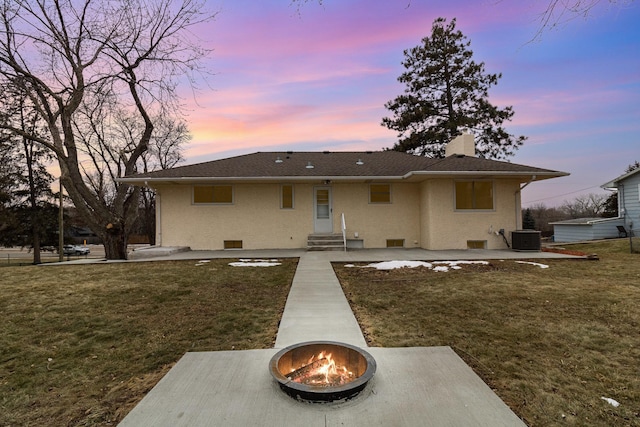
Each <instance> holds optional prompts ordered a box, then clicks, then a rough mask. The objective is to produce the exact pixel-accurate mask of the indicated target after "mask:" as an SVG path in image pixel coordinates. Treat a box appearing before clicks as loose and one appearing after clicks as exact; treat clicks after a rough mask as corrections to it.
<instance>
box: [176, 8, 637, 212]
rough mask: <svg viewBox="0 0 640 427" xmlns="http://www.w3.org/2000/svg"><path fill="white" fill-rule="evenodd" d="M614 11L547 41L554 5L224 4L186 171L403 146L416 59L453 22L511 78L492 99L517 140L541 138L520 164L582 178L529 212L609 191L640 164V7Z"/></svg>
mask: <svg viewBox="0 0 640 427" xmlns="http://www.w3.org/2000/svg"><path fill="white" fill-rule="evenodd" d="M600 3H601V4H600V5H598V6H597V7H596V8H595V9H594V10H593V11H592V13H591V15H590V16H589V17H587V18H583V17H578V18H576V19H573V20H570V21H568V22H566V23H561V24H560V25H558V26H557V27H556V28H554V29H548V30H545V31H544V32H543V33H542V34H541V35H540V36H539V37H537V38H536V33H537V32H538V30H539V29H540V22H539V20H538V19H539V16H540V14H541V13H542V12H543V11H544V9H545V8H546V6H547V5H548V0H535V1H526V2H525V1H520V0H474V1H472V0H467V1H463V0H447V1H440V0H429V1H427V0H324V1H323V2H322V5H319V4H318V2H317V1H314V0H309V1H308V2H307V3H306V4H302V5H301V6H300V8H299V10H298V8H297V7H296V5H291V3H290V1H289V0H268V1H259V0H251V1H249V0H226V1H221V0H216V1H213V0H212V1H210V2H209V6H210V8H211V9H212V10H219V14H218V16H217V18H216V19H215V20H214V21H213V22H210V23H208V24H206V26H202V27H200V28H199V31H198V36H199V37H200V38H201V39H202V40H203V43H204V44H205V45H206V46H207V47H209V48H212V49H214V51H213V52H212V54H211V56H210V58H209V60H208V61H207V67H208V68H209V70H210V71H211V72H212V73H214V75H212V76H211V77H210V78H209V79H208V87H204V86H202V85H201V87H200V90H199V91H198V92H197V93H196V94H195V97H194V96H192V95H191V93H190V92H189V91H187V90H185V91H184V96H185V98H184V102H185V103H186V104H187V107H188V116H187V122H188V124H189V128H190V130H191V133H192V136H193V140H192V142H191V143H190V144H189V145H188V146H187V149H186V152H185V155H186V159H187V162H186V163H187V164H192V163H198V162H203V161H209V160H215V159H220V158H224V157H230V156H235V155H240V154H248V153H253V152H257V151H279V150H293V151H323V150H330V151H361V150H381V149H383V148H388V147H391V146H393V144H394V143H395V142H396V140H397V135H396V133H395V132H394V131H391V130H388V129H387V128H385V127H383V126H381V125H380V122H381V120H382V118H383V117H385V116H388V115H389V112H388V111H387V110H386V109H385V107H384V104H385V103H386V102H387V101H389V100H391V99H393V98H395V97H396V96H397V95H399V94H401V93H402V91H403V90H404V87H403V85H401V84H400V83H398V82H397V77H398V76H399V75H400V74H401V73H402V72H403V67H402V65H401V61H402V60H403V51H404V49H408V48H411V47H414V46H416V45H418V44H419V43H420V40H421V39H422V38H423V37H425V36H429V35H430V33H431V25H432V23H433V21H434V19H436V18H437V17H444V18H447V19H448V20H450V19H452V18H456V19H457V28H458V29H459V30H460V31H462V33H463V34H464V35H465V36H467V38H468V40H469V41H471V50H473V52H474V60H475V61H476V62H484V63H485V67H486V71H487V72H488V73H502V79H500V80H499V82H498V84H497V85H496V86H494V87H493V89H492V90H491V91H490V101H491V102H492V103H493V104H494V105H497V106H498V107H501V108H502V107H505V106H508V105H511V106H513V109H514V111H515V115H514V118H513V120H512V121H511V122H509V123H508V124H507V126H506V127H507V130H508V131H509V132H510V133H512V134H515V135H525V136H528V138H529V139H528V140H527V141H526V142H525V144H524V146H523V147H522V148H520V150H518V152H517V154H516V155H515V156H514V157H512V158H510V161H512V162H514V163H520V164H525V165H530V166H537V167H542V168H548V169H554V170H560V171H564V172H569V173H570V174H571V175H570V176H569V177H564V178H557V179H552V180H548V181H542V182H539V183H534V184H532V185H530V186H528V187H527V188H526V189H525V190H524V191H523V198H522V200H523V207H526V206H530V205H533V204H538V203H544V204H545V205H547V206H556V205H560V204H562V202H563V201H565V200H567V201H570V200H572V199H574V198H575V197H577V196H579V195H581V194H588V193H599V194H605V192H604V191H603V190H602V189H600V185H602V184H603V183H605V182H607V181H609V180H611V179H613V178H615V177H617V176H619V175H622V174H623V173H624V170H625V169H626V167H627V166H628V165H629V164H631V163H633V162H634V161H636V160H638V161H640V106H639V103H640V25H638V24H639V23H640V3H638V2H635V1H625V0H622V1H620V2H618V3H619V4H617V5H610V4H609V2H608V1H606V0H602V1H601V2H600ZM534 38H535V39H534Z"/></svg>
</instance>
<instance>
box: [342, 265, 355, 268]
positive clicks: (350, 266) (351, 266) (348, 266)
mask: <svg viewBox="0 0 640 427" xmlns="http://www.w3.org/2000/svg"><path fill="white" fill-rule="evenodd" d="M344 266H345V267H346V268H353V267H355V265H353V264H345V265H344Z"/></svg>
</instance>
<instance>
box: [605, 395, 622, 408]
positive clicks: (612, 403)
mask: <svg viewBox="0 0 640 427" xmlns="http://www.w3.org/2000/svg"><path fill="white" fill-rule="evenodd" d="M600 399H602V400H604V401H605V402H607V403H608V404H610V405H612V406H614V407H616V408H617V407H618V406H620V403H619V402H617V401H615V400H613V399H611V398H610V397H604V396H602V397H601V398H600Z"/></svg>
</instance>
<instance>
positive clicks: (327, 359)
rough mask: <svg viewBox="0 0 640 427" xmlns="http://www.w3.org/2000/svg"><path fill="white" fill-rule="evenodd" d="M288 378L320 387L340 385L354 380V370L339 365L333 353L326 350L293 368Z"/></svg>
mask: <svg viewBox="0 0 640 427" xmlns="http://www.w3.org/2000/svg"><path fill="white" fill-rule="evenodd" d="M287 378H289V379H290V380H291V381H294V382H297V383H300V384H306V385H312V386H319V387H329V386H339V385H342V384H346V383H349V382H351V381H353V380H354V378H353V373H352V372H350V371H349V370H348V369H347V368H346V367H345V366H338V365H337V364H336V362H335V360H333V357H332V355H331V353H325V352H324V351H322V352H320V354H318V355H317V356H312V357H311V358H310V359H309V361H308V362H307V363H306V364H305V365H302V366H301V367H299V368H298V369H292V370H291V372H290V373H289V375H287Z"/></svg>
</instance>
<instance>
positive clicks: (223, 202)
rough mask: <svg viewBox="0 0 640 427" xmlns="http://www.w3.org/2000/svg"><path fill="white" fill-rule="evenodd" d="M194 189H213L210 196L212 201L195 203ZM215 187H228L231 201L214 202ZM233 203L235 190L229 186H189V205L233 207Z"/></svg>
mask: <svg viewBox="0 0 640 427" xmlns="http://www.w3.org/2000/svg"><path fill="white" fill-rule="evenodd" d="M196 187H207V188H208V187H210V188H212V189H213V192H212V194H211V196H212V200H211V201H210V202H197V201H196ZM216 187H228V188H229V189H230V191H231V200H230V201H228V202H227V201H221V202H216V201H215V188H216ZM234 203H235V188H234V186H233V185H231V184H213V185H192V186H191V204H192V205H198V206H201V205H233V204H234Z"/></svg>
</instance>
